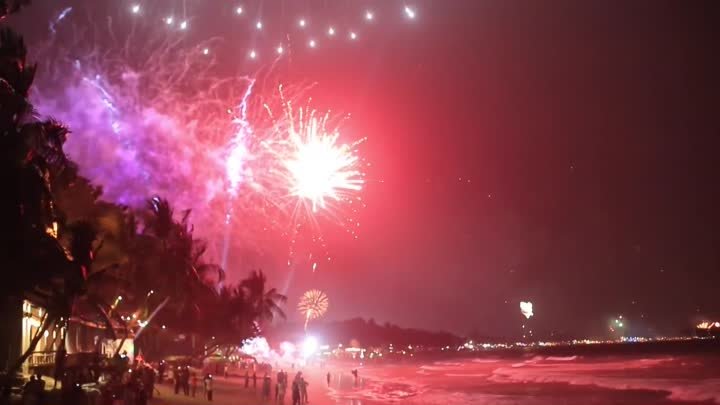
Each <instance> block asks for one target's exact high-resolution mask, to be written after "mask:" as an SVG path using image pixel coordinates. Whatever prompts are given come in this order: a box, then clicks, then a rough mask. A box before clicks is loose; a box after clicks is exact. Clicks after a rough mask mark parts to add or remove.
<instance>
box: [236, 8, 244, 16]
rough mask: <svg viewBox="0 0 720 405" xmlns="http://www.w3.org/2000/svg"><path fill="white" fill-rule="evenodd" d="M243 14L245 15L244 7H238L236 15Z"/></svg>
mask: <svg viewBox="0 0 720 405" xmlns="http://www.w3.org/2000/svg"><path fill="white" fill-rule="evenodd" d="M242 13H243V8H242V7H238V8H236V9H235V14H237V15H240V14H242Z"/></svg>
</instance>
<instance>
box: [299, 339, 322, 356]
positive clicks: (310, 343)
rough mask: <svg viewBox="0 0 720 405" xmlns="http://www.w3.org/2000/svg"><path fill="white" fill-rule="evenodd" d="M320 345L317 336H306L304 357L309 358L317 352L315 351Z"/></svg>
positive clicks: (303, 350)
mask: <svg viewBox="0 0 720 405" xmlns="http://www.w3.org/2000/svg"><path fill="white" fill-rule="evenodd" d="M318 346H319V344H318V341H317V339H316V338H315V337H313V336H308V337H306V338H305V341H304V342H303V344H302V355H303V357H304V358H306V359H307V358H308V357H310V356H312V355H313V354H315V352H317V349H318Z"/></svg>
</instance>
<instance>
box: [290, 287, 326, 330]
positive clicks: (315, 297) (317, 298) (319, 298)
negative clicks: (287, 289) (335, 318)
mask: <svg viewBox="0 0 720 405" xmlns="http://www.w3.org/2000/svg"><path fill="white" fill-rule="evenodd" d="M329 304H330V302H329V300H328V297H327V295H326V294H325V293H324V292H322V291H320V290H309V291H306V292H305V294H303V295H302V297H300V302H299V303H298V311H300V314H302V315H303V316H304V317H305V329H307V324H308V322H309V321H310V320H313V319H318V318H321V317H322V316H323V315H325V313H326V312H327V310H328V306H329Z"/></svg>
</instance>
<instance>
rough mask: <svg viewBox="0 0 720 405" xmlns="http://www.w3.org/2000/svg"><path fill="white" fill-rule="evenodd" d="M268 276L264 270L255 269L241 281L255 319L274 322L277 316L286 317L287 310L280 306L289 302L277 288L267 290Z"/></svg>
mask: <svg viewBox="0 0 720 405" xmlns="http://www.w3.org/2000/svg"><path fill="white" fill-rule="evenodd" d="M266 284H267V278H266V277H265V273H263V271H262V270H253V271H252V272H250V275H249V276H248V277H247V278H246V279H245V280H243V281H242V282H241V283H240V287H242V288H243V289H244V290H245V293H246V294H247V300H248V302H249V305H250V307H251V308H252V311H253V315H254V318H255V320H257V321H258V322H264V321H267V322H272V321H273V320H274V319H275V317H276V316H279V317H281V318H282V319H285V318H286V316H285V312H284V311H283V310H282V308H280V305H281V304H284V303H285V302H287V297H286V296H284V295H282V294H280V293H279V292H278V291H277V289H275V288H271V289H269V290H267V291H266V290H265V287H266Z"/></svg>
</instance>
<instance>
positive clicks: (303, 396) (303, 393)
mask: <svg viewBox="0 0 720 405" xmlns="http://www.w3.org/2000/svg"><path fill="white" fill-rule="evenodd" d="M308 385H310V384H309V383H308V382H307V381H306V380H305V377H300V401H301V402H302V403H303V404H307V403H308V393H307V386H308Z"/></svg>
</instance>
